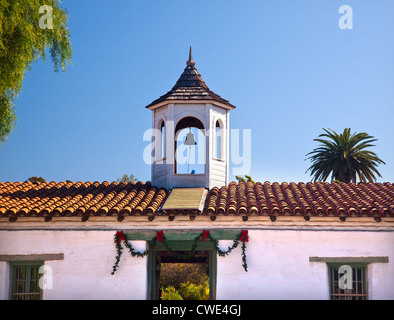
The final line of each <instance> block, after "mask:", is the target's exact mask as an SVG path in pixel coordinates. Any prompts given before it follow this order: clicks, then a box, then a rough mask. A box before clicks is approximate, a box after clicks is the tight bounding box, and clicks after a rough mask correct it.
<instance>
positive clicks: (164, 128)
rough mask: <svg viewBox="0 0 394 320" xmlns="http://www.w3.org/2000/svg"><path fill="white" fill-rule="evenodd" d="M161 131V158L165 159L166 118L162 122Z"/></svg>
mask: <svg viewBox="0 0 394 320" xmlns="http://www.w3.org/2000/svg"><path fill="white" fill-rule="evenodd" d="M160 131H161V158H162V159H165V158H166V127H165V122H164V120H163V121H162V123H161V126H160Z"/></svg>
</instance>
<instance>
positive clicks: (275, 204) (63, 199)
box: [0, 181, 394, 216]
mask: <svg viewBox="0 0 394 320" xmlns="http://www.w3.org/2000/svg"><path fill="white" fill-rule="evenodd" d="M167 195H168V191H167V190H165V189H163V188H157V187H155V186H152V185H151V183H150V182H149V181H148V182H146V183H144V182H141V181H139V182H129V183H127V182H121V183H118V182H112V183H109V182H108V181H104V182H97V181H96V182H90V181H89V182H76V183H75V182H70V181H64V182H44V183H40V184H33V183H31V182H24V183H22V182H0V215H3V216H4V215H11V216H12V215H21V216H29V215H35V216H42V215H59V216H65V215H139V214H142V215H145V214H160V211H159V210H160V207H161V206H162V205H163V203H164V202H165V199H166V198H167ZM187 213H193V214H194V213H195V212H188V211H187V210H186V211H185V210H183V211H182V212H181V211H179V212H178V211H176V210H175V211H174V210H173V211H171V214H187ZM167 214H170V213H167ZM201 214H209V215H215V214H223V215H234V214H235V215H250V214H253V215H279V214H280V215H322V216H329V215H330V216H342V215H343V216H349V215H357V216H373V215H394V185H393V184H391V183H359V184H354V183H349V184H346V183H340V184H338V183H332V184H331V183H327V182H316V183H311V182H308V183H303V182H300V183H298V184H296V183H294V182H290V183H286V182H283V183H281V184H279V183H278V182H274V183H270V182H264V183H261V182H256V183H252V182H247V183H245V182H239V183H236V182H231V183H230V184H229V185H228V186H223V187H221V188H217V187H215V188H212V189H211V190H209V191H208V194H207V197H206V199H205V204H204V209H203V211H202V212H201Z"/></svg>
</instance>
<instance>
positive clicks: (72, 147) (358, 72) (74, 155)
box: [0, 0, 394, 182]
mask: <svg viewBox="0 0 394 320" xmlns="http://www.w3.org/2000/svg"><path fill="white" fill-rule="evenodd" d="M344 4H346V5H350V6H351V7H352V9H353V29H352V30H341V29H340V28H339V26H338V20H339V18H340V17H341V14H339V13H338V9H339V7H340V6H341V5H344ZM62 6H63V7H64V8H66V9H67V10H68V13H69V28H70V32H71V41H72V46H73V58H72V61H73V64H72V65H69V66H68V67H67V72H66V73H63V74H59V73H55V72H53V66H52V64H51V62H50V61H49V60H48V61H46V62H42V61H41V60H39V61H37V63H35V64H34V65H33V67H32V70H31V71H29V72H28V73H27V74H26V77H25V81H24V83H23V90H22V92H21V94H20V95H19V97H18V99H17V101H16V112H17V117H18V122H17V127H16V129H15V130H14V131H13V133H12V134H11V135H10V136H9V139H8V142H7V143H5V144H3V145H2V146H1V148H0V180H1V181H24V180H26V179H27V178H29V177H31V176H42V177H44V178H45V179H46V180H47V181H63V180H67V179H68V180H72V181H104V180H108V181H113V180H116V179H117V178H119V177H121V176H122V175H123V174H124V173H127V174H130V173H133V174H134V175H135V176H136V177H137V178H139V179H140V180H143V181H147V180H150V178H151V177H150V166H149V165H147V164H145V163H144V160H143V157H142V154H143V150H144V148H145V147H146V146H147V142H146V141H143V134H144V132H145V130H147V129H149V128H150V126H151V111H150V110H148V109H146V108H145V106H146V105H148V104H149V103H150V102H152V101H153V100H155V99H156V98H158V97H159V96H161V95H162V94H164V93H166V92H167V91H169V90H170V89H171V88H172V86H173V85H174V84H175V82H176V80H177V79H178V77H179V76H180V74H181V73H182V72H183V69H184V68H185V62H186V60H187V58H188V50H189V46H190V45H191V46H192V47H193V55H194V60H195V61H196V67H197V69H198V71H199V72H200V73H201V75H202V78H203V79H204V80H205V82H206V83H207V85H208V86H209V87H210V89H211V90H213V91H214V92H216V93H217V94H219V95H221V96H222V97H223V98H225V99H228V100H229V101H230V102H231V103H232V104H234V105H236V106H237V108H236V109H235V110H233V111H232V112H231V114H230V124H231V128H233V129H251V130H252V167H251V172H250V174H251V175H252V177H253V178H254V180H257V181H262V182H264V181H271V182H274V181H278V182H282V181H286V182H291V181H294V182H300V181H303V182H307V181H310V180H311V177H310V175H309V173H305V171H306V170H307V169H308V167H309V166H310V164H311V163H310V161H309V160H305V159H306V154H307V153H308V152H310V151H312V150H313V149H314V148H316V147H317V146H318V144H317V143H316V142H314V141H313V139H314V138H317V136H318V135H319V134H321V133H323V130H322V128H331V129H333V130H335V131H337V132H342V131H343V129H344V128H347V127H350V128H351V129H352V132H367V133H368V134H370V135H372V136H374V137H375V138H377V139H378V141H377V143H376V144H377V146H376V147H374V148H372V149H371V150H372V151H374V152H376V153H377V154H378V156H379V157H380V158H381V159H382V160H384V161H385V162H386V165H380V166H379V171H380V173H381V174H382V176H383V178H379V179H378V181H381V182H384V181H390V182H394V147H393V145H394V143H393V141H394V133H393V123H394V121H393V120H394V59H393V57H394V1H392V0H386V1H383V0H378V1H376V0H375V1H372V0H369V1H366V0H357V1H349V0H346V1H344V0H343V1H336V0H320V1H317V0H309V1H306V0H305V1H301V0H297V1H281V0H278V1H262V0H259V1H251V0H248V1H230V0H226V1H218V0H210V1H206V0H199V1H184V0H180V1H176V0H169V1H158V0H155V1H148V0H144V1H141V0H136V1H125V0H122V1H120V0H117V1H111V2H109V1H102V0H84V1H77V0H64V1H63V3H62ZM230 178H232V179H233V177H230Z"/></svg>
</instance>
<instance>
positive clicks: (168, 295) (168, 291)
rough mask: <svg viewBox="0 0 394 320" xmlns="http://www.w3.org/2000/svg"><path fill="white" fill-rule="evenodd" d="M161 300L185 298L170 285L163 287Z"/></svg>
mask: <svg viewBox="0 0 394 320" xmlns="http://www.w3.org/2000/svg"><path fill="white" fill-rule="evenodd" d="M161 300H183V298H182V296H181V295H180V294H179V292H178V291H177V290H176V289H175V288H174V287H173V286H169V287H167V288H164V289H163V288H162V289H161Z"/></svg>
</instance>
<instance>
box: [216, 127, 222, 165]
mask: <svg viewBox="0 0 394 320" xmlns="http://www.w3.org/2000/svg"><path fill="white" fill-rule="evenodd" d="M215 133H216V134H215V137H216V150H215V156H216V158H217V159H222V128H221V127H220V123H219V120H218V121H216V132H215Z"/></svg>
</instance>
